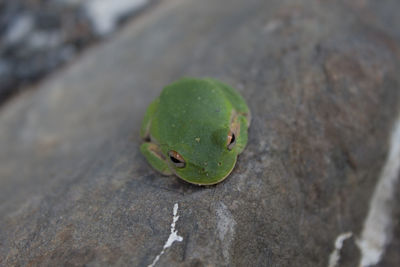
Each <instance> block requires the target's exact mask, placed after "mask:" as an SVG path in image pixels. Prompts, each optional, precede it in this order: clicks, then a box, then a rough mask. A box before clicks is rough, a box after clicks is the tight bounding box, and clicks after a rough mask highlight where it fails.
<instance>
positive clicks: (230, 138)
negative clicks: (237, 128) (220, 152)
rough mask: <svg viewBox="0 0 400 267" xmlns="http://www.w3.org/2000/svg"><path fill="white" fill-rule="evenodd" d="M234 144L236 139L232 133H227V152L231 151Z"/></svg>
mask: <svg viewBox="0 0 400 267" xmlns="http://www.w3.org/2000/svg"><path fill="white" fill-rule="evenodd" d="M235 144H236V137H235V134H234V133H233V132H232V131H229V133H228V139H227V141H226V146H227V148H228V150H232V149H233V147H234V146H235Z"/></svg>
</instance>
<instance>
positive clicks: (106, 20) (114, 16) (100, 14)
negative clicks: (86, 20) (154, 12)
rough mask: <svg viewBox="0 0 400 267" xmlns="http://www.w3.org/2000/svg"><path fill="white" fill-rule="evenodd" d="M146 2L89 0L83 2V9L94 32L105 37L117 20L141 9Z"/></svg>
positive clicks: (146, 0)
mask: <svg viewBox="0 0 400 267" xmlns="http://www.w3.org/2000/svg"><path fill="white" fill-rule="evenodd" d="M147 2H148V0H113V1H105V0H90V1H87V2H85V9H86V11H87V13H88V15H89V17H90V18H91V20H92V21H93V24H94V27H95V29H96V32H97V33H98V34H100V35H106V34H109V33H111V32H112V31H113V30H114V28H115V25H116V24H117V22H118V19H120V18H121V17H122V16H124V15H127V14H129V13H131V12H133V11H135V10H137V9H139V8H141V7H143V6H144V5H145V4H147Z"/></svg>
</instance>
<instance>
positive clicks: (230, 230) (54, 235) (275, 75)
mask: <svg viewBox="0 0 400 267" xmlns="http://www.w3.org/2000/svg"><path fill="white" fill-rule="evenodd" d="M380 3H381V4H377V3H373V1H372V0H371V1H353V2H352V3H351V4H348V3H346V2H345V1H343V2H338V1H318V0H299V1H281V0H279V1H278V0H275V1H273V0H269V1H265V0H249V1H240V0H232V1H229V2H226V1H222V0H219V1H218V0H217V1H215V0H205V1H195V0H191V1H182V0H173V1H164V2H163V3H161V4H160V5H159V6H157V7H156V8H155V9H153V10H150V11H148V13H147V14H146V15H145V16H142V17H140V18H139V19H137V20H136V21H135V22H134V23H133V24H130V25H128V26H127V27H126V28H125V29H124V30H123V31H122V32H121V33H120V34H119V35H118V36H117V38H115V40H112V41H110V42H108V43H106V44H104V45H101V46H98V47H96V48H94V49H92V50H91V51H89V52H88V53H86V54H85V55H83V57H82V58H81V59H80V60H79V61H77V62H75V63H74V64H72V65H70V66H68V67H67V68H66V69H65V70H63V71H62V72H60V73H58V74H57V75H55V76H54V77H52V78H51V79H50V80H48V81H46V82H45V83H43V84H42V85H40V86H39V87H38V88H37V90H31V91H29V92H26V93H24V94H21V95H19V96H18V97H17V98H15V99H13V101H11V102H9V103H8V104H7V105H5V106H4V107H3V108H2V110H0V147H1V150H0V265H3V266H84V265H85V266H109V265H115V266H146V265H149V264H151V263H152V262H153V261H154V259H155V258H156V256H157V255H159V254H160V253H161V251H162V249H163V246H164V244H165V243H166V241H167V239H168V238H169V236H170V234H171V226H170V225H171V223H172V221H173V214H172V212H173V211H172V210H173V207H174V205H175V203H178V205H179V209H178V211H177V215H179V220H178V221H177V222H176V226H175V230H177V231H178V235H179V236H181V237H182V238H183V240H182V241H181V242H175V243H173V244H172V246H171V247H169V248H167V249H166V250H165V253H164V254H163V255H161V256H160V258H159V261H158V262H157V265H158V266H327V264H328V261H329V255H330V253H331V252H332V250H333V248H334V241H335V239H336V237H337V236H338V235H339V234H340V233H343V232H347V231H351V232H353V233H354V235H355V236H356V237H357V236H358V235H359V234H360V232H361V230H362V226H363V221H364V220H365V217H366V214H367V213H368V209H369V205H368V203H369V201H370V199H371V195H372V193H373V191H374V187H375V184H376V183H377V180H378V177H379V175H380V172H381V169H382V166H383V165H384V162H385V159H386V155H387V152H388V138H389V135H390V130H391V128H392V126H393V123H394V121H395V120H396V118H397V114H398V111H399V108H398V107H399V99H400V95H399V94H400V91H399V88H400V76H399V75H398V74H399V73H400V72H399V71H400V47H399V40H400V27H399V26H398V25H397V28H396V25H391V23H390V22H391V21H395V20H396V19H397V18H398V17H396V16H397V15H395V14H397V13H396V11H398V10H399V8H400V3H399V2H396V1H387V2H385V3H382V2H380ZM384 5H387V6H384ZM377 6H378V7H379V8H378V7H377ZM389 26H390V27H389ZM181 76H199V77H203V76H210V77H215V78H218V79H221V80H223V81H225V82H227V83H229V84H231V85H232V86H234V87H236V88H238V90H239V91H240V92H241V93H242V95H243V96H244V98H245V99H246V100H247V101H248V104H249V107H250V108H251V110H252V115H253V120H252V125H251V128H250V132H249V144H248V147H247V148H246V150H245V151H244V153H243V154H241V155H240V157H239V160H238V164H237V165H236V167H235V169H234V171H233V173H232V174H231V175H230V177H229V178H228V179H226V180H225V181H224V182H222V183H220V184H218V185H216V186H211V187H196V186H193V185H190V184H187V183H185V182H182V181H180V180H178V179H177V178H175V177H163V176H160V175H159V174H158V173H156V172H155V171H154V170H153V169H151V168H150V167H149V166H148V164H147V163H146V161H145V159H144V157H143V156H142V155H141V154H140V151H139V146H140V143H141V140H140V138H139V127H140V123H141V119H142V117H143V115H144V112H145V109H146V107H147V105H148V104H149V103H150V101H151V100H152V99H153V98H155V97H156V96H157V95H158V94H159V93H160V91H161V89H162V87H163V86H164V85H166V84H168V83H170V82H171V81H173V80H175V79H177V78H179V77H181ZM397 189H398V188H397ZM397 192H398V191H397ZM397 201H398V200H397ZM396 214H398V212H396ZM396 225H397V226H396V228H395V229H396V230H395V233H398V232H399V230H398V229H399V227H398V222H397V224H396ZM345 247H350V250H349V251H353V252H352V253H343V255H344V257H343V261H344V260H346V259H348V261H349V262H351V263H357V262H358V258H359V257H360V253H359V252H357V248H356V247H354V245H353V246H352V245H351V244H350V245H349V244H345ZM398 249H399V236H398V235H397V236H394V237H393V239H392V243H391V244H389V250H388V251H387V254H385V257H386V258H385V259H384V261H383V262H382V264H385V265H382V266H395V265H396V264H397V265H398V264H399V262H398V255H397V254H396V253H395V251H398ZM343 261H341V262H340V264H341V265H342V264H343V266H351V265H350V264H349V263H346V262H343Z"/></svg>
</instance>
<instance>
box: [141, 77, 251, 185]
mask: <svg viewBox="0 0 400 267" xmlns="http://www.w3.org/2000/svg"><path fill="white" fill-rule="evenodd" d="M250 121H251V114H250V110H249V107H248V106H247V104H246V101H245V100H244V98H243V97H242V96H241V95H240V94H239V93H238V92H237V91H236V90H235V89H234V88H233V87H231V86H229V85H228V84H226V83H224V82H221V81H219V80H217V79H213V78H193V77H184V78H181V79H179V80H177V81H175V82H173V83H171V84H169V85H167V86H165V87H164V88H163V90H162V91H161V94H160V95H159V97H157V98H156V99H155V100H153V101H152V102H151V103H150V105H149V106H148V108H147V110H146V112H145V115H144V118H143V121H142V125H141V129H140V136H141V138H142V139H143V143H142V144H141V146H140V150H141V153H142V154H143V155H144V157H145V158H146V159H147V161H148V163H149V164H150V165H151V166H152V167H153V168H154V169H155V170H157V171H158V172H159V173H161V174H162V175H166V176H170V175H175V176H177V177H179V178H180V179H182V180H184V181H186V182H188V183H191V184H195V185H200V186H206V185H214V184H217V183H220V182H222V181H223V180H225V179H226V178H227V177H228V176H229V174H230V173H231V172H232V170H233V169H234V167H235V165H236V162H237V158H238V155H239V154H240V153H242V152H243V151H244V149H245V147H246V145H247V141H248V129H249V127H250Z"/></svg>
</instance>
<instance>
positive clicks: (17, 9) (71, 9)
mask: <svg viewBox="0 0 400 267" xmlns="http://www.w3.org/2000/svg"><path fill="white" fill-rule="evenodd" d="M156 1H157V0H113V1H103V0H11V1H10V0H0V105H1V104H2V103H4V102H5V101H6V100H7V99H8V98H9V97H11V96H12V95H14V94H16V93H17V92H19V91H21V90H24V89H26V88H28V87H29V86H31V85H33V84H34V83H35V82H37V81H39V80H40V79H42V78H43V77H45V76H46V75H49V74H50V73H51V72H53V71H55V70H56V69H58V68H59V67H60V66H62V65H64V64H66V63H68V62H70V61H71V60H73V59H74V58H76V56H77V55H79V53H80V52H82V51H83V50H84V49H85V48H87V47H88V46H90V45H92V44H94V43H96V42H99V41H101V40H104V39H106V38H108V37H109V36H110V35H111V34H112V33H113V32H114V31H116V30H117V29H118V28H119V27H120V26H122V25H123V24H124V22H126V21H127V20H129V19H132V18H133V17H135V15H137V14H139V13H140V12H141V11H143V10H144V9H145V8H148V7H149V6H151V5H152V4H154V3H155V2H156Z"/></svg>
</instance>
